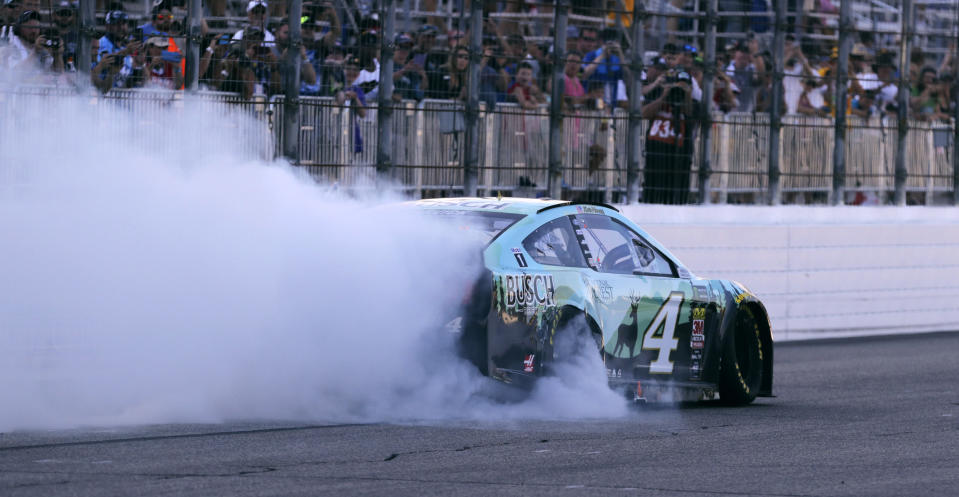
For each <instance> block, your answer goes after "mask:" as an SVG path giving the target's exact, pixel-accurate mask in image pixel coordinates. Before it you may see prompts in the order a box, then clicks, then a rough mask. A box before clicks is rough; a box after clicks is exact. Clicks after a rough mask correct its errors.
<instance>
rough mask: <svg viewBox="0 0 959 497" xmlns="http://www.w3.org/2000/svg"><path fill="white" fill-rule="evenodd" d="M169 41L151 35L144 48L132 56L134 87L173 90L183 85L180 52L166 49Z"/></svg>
mask: <svg viewBox="0 0 959 497" xmlns="http://www.w3.org/2000/svg"><path fill="white" fill-rule="evenodd" d="M169 47H170V43H169V42H168V41H167V38H166V37H165V36H151V37H150V38H149V39H147V42H146V47H145V50H141V51H140V52H139V53H137V55H136V57H134V61H135V62H134V63H135V66H134V76H133V78H132V86H134V87H159V88H167V89H171V90H175V89H178V88H182V87H183V71H182V70H181V69H180V61H181V60H182V59H183V56H182V55H181V54H180V52H174V51H170V50H168V49H169Z"/></svg>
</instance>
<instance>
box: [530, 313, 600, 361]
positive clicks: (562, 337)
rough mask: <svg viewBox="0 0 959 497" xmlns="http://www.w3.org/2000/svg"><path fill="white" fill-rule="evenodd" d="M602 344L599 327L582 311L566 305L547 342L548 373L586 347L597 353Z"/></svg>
mask: <svg viewBox="0 0 959 497" xmlns="http://www.w3.org/2000/svg"><path fill="white" fill-rule="evenodd" d="M601 346H602V335H601V334H600V332H599V328H598V327H597V326H596V325H595V323H593V322H592V320H591V319H589V318H588V317H586V315H585V314H583V312H582V311H580V310H578V309H575V308H572V307H564V308H562V309H560V314H559V316H557V324H556V326H555V331H554V333H553V336H552V340H551V341H550V343H548V344H547V347H546V348H547V351H546V354H545V356H544V371H546V374H550V373H553V372H555V369H556V366H557V365H558V364H559V363H562V362H564V361H568V360H570V359H571V358H573V357H575V356H577V355H579V354H581V353H582V352H583V350H584V349H587V350H589V351H590V352H592V351H593V350H594V349H595V351H596V353H597V354H599V350H600V348H601Z"/></svg>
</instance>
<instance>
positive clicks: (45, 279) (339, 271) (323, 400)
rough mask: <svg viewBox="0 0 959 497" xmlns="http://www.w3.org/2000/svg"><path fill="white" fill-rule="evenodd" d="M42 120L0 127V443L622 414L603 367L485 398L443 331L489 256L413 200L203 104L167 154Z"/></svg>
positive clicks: (111, 117)
mask: <svg viewBox="0 0 959 497" xmlns="http://www.w3.org/2000/svg"><path fill="white" fill-rule="evenodd" d="M3 105H12V104H10V101H9V100H8V101H7V102H6V103H4V104H3ZM42 105H43V106H44V108H45V111H44V114H43V117H42V119H41V121H42V123H43V124H42V125H34V124H31V125H24V126H22V127H12V126H6V127H3V128H2V129H0V140H2V143H3V146H2V147H0V164H2V165H0V233H4V242H3V243H2V244H0V274H2V275H3V280H4V283H3V285H0V388H2V390H3V391H4V392H5V394H4V401H3V402H2V403H0V431H6V430H12V429H35V428H72V427H80V426H105V425H109V426H112V425H139V424H147V423H179V422H223V421H233V420H294V421H306V422H356V421H392V422H398V421H414V422H415V421H417V420H449V419H490V420H498V419H504V418H506V419H509V418H528V417H535V418H557V417H559V418H565V417H580V416H619V415H621V414H622V412H623V409H624V407H623V405H622V401H621V399H619V398H618V397H616V396H613V398H610V397H609V395H611V392H608V391H605V389H604V388H603V386H604V385H605V372H604V371H603V370H602V369H601V368H602V364H601V361H600V360H599V358H598V357H596V356H595V354H593V355H590V356H589V357H584V359H583V361H581V362H579V363H573V364H571V365H570V370H569V375H565V376H564V377H562V378H555V379H550V380H548V381H546V382H543V384H542V385H541V386H540V387H538V389H537V391H535V392H534V393H533V395H532V397H531V398H530V399H529V400H526V401H523V402H520V403H518V404H501V403H498V402H496V401H494V400H490V399H489V398H487V397H486V396H484V394H483V392H484V389H485V388H486V386H487V384H488V382H489V381H490V380H488V379H486V378H483V377H481V376H480V375H479V373H478V372H476V371H475V370H474V369H473V368H472V367H471V366H469V365H468V364H467V363H466V362H465V361H463V360H461V359H460V358H458V357H457V356H456V355H455V353H454V349H455V347H454V343H453V338H452V335H451V334H450V333H448V332H446V331H445V330H444V329H443V326H442V325H443V319H444V318H445V317H446V316H447V313H448V311H449V309H450V308H451V307H452V306H454V305H455V304H456V303H457V299H456V297H458V296H459V295H461V294H462V289H465V288H467V287H468V285H470V284H471V283H472V282H473V280H474V278H475V275H476V274H477V270H478V267H476V264H477V263H478V262H479V261H477V260H476V252H475V247H474V246H473V245H471V244H469V243H467V242H466V241H463V240H462V237H461V236H458V234H457V233H456V231H455V230H452V229H450V227H449V226H446V225H441V224H437V223H436V222H435V221H430V220H425V219H423V218H422V217H420V216H416V215H414V214H413V213H411V212H407V211H406V210H404V209H397V208H395V207H390V206H388V205H383V204H388V203H390V202H394V201H396V200H399V199H398V197H396V196H390V195H379V196H377V197H376V198H373V199H365V200H357V199H355V198H348V197H346V196H344V195H342V194H338V193H336V192H331V191H329V189H327V188H323V187H321V186H318V185H317V184H316V183H315V182H313V181H312V180H311V179H310V178H309V177H306V175H304V174H302V173H300V172H299V171H297V170H295V169H294V168H292V167H290V166H287V165H284V164H279V163H266V162H264V161H263V160H261V159H258V158H257V157H256V156H255V155H254V154H253V153H252V152H250V150H249V147H245V146H242V145H243V144H242V143H237V142H238V141H241V140H240V139H238V138H237V137H242V136H247V137H248V136H253V135H255V134H256V133H257V129H258V128H256V127H254V126H252V124H251V123H250V122H248V121H247V118H246V117H244V116H242V115H240V114H237V115H232V116H225V117H222V116H221V117H211V116H210V115H208V114H204V113H203V112H202V111H200V110H197V111H190V110H189V108H190V103H189V102H187V103H186V105H185V106H184V108H181V109H178V110H177V111H176V112H172V111H171V112H170V113H169V114H168V115H166V114H162V113H161V114H158V115H155V116H152V124H151V126H150V127H149V129H151V130H152V129H163V139H162V140H160V141H157V140H151V139H146V138H145V137H144V136H143V133H144V132H145V129H144V127H143V123H142V118H138V117H137V116H134V115H133V114H132V113H129V112H126V111H124V110H121V109H118V108H116V109H109V108H107V109H103V108H100V109H98V112H96V113H92V112H90V111H89V109H88V108H87V107H86V106H89V103H88V102H87V101H86V100H85V99H79V98H78V99H75V100H68V99H66V98H62V99H57V100H56V101H53V102H51V101H44V102H43V104H42ZM597 392H598V393H597ZM608 394H609V395H608ZM587 398H589V400H588V401H586V399H587ZM582 406H590V407H589V408H588V409H583V408H582Z"/></svg>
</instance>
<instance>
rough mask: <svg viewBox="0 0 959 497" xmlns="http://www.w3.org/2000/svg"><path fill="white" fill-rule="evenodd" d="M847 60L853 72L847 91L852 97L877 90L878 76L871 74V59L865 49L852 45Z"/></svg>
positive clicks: (858, 45) (859, 45)
mask: <svg viewBox="0 0 959 497" xmlns="http://www.w3.org/2000/svg"><path fill="white" fill-rule="evenodd" d="M849 60H850V61H851V63H852V68H853V72H854V76H853V77H852V79H851V80H850V81H849V90H850V91H851V92H852V93H853V94H854V95H862V94H863V92H865V91H867V90H876V89H878V88H879V76H878V75H877V74H876V73H874V72H872V59H871V58H870V56H869V51H868V50H866V47H864V46H863V45H862V44H860V43H857V44H856V45H854V46H853V47H852V53H851V54H850V55H849Z"/></svg>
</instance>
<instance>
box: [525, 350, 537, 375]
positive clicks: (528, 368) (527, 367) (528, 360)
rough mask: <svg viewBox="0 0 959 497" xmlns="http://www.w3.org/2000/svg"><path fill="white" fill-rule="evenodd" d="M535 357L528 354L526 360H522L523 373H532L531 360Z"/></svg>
mask: <svg viewBox="0 0 959 497" xmlns="http://www.w3.org/2000/svg"><path fill="white" fill-rule="evenodd" d="M535 357H536V356H535V355H533V354H528V355H527V356H526V359H523V371H526V372H527V373H532V372H533V358H535Z"/></svg>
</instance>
